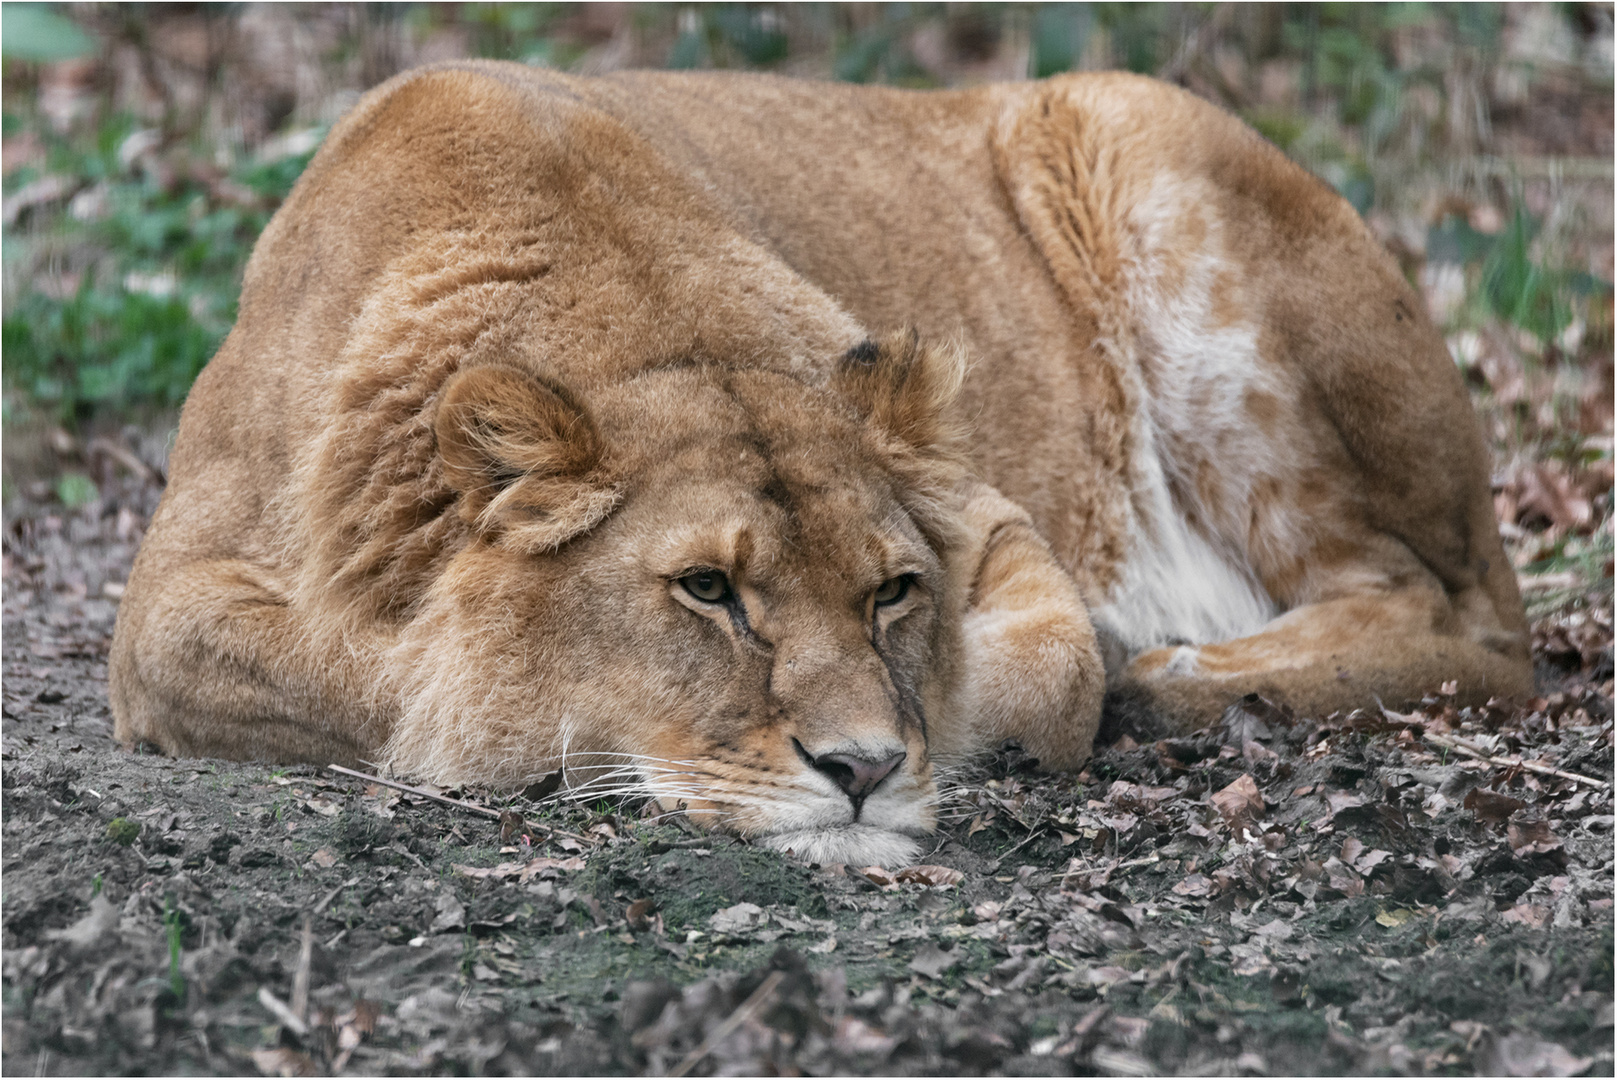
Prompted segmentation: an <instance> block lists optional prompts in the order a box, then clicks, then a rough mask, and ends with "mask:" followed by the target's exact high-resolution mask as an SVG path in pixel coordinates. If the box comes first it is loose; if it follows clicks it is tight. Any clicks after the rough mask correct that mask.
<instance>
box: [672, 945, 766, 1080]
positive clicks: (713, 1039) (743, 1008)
mask: <svg viewBox="0 0 1617 1080" xmlns="http://www.w3.org/2000/svg"><path fill="white" fill-rule="evenodd" d="M784 978H786V973H785V972H784V971H771V972H770V973H769V977H768V978H767V979H765V980H764V981H763V982H762V983H761V984H760V985H759V987H758V989H756V990H754V991H753V992H752V995H751V996H750V997H748V998H747V1000H746V1001H743V1002H742V1003H741V1004H740V1005H738V1006H737V1007H736V1011H735V1012H733V1013H731V1014H730V1015H729V1016H727V1017H725V1018H724V1023H722V1024H720V1025H719V1026H718V1027H716V1028H714V1029H713V1033H712V1034H711V1035H709V1036H708V1037H707V1038H705V1039H703V1040H702V1042H701V1045H699V1046H698V1047H697V1048H696V1049H695V1050H692V1051H691V1052H690V1053H689V1054H686V1055H685V1060H684V1061H681V1062H680V1063H679V1064H678V1065H676V1066H674V1071H673V1072H670V1073H669V1074H668V1075H669V1076H684V1075H685V1074H686V1073H688V1072H690V1071H691V1070H692V1069H694V1068H695V1067H696V1065H697V1063H699V1062H700V1061H701V1060H702V1059H703V1058H705V1057H707V1056H708V1054H710V1053H712V1051H713V1048H714V1047H715V1046H717V1045H719V1043H721V1042H723V1041H724V1040H725V1039H726V1038H728V1037H729V1035H730V1032H732V1031H734V1030H735V1029H736V1028H738V1027H740V1026H741V1025H742V1024H744V1023H746V1022H747V1020H748V1018H750V1017H751V1016H752V1015H753V1014H754V1013H756V1012H757V1011H758V1010H759V1009H761V1008H763V1006H764V1003H765V1002H766V1001H768V1000H769V999H770V997H772V996H773V995H774V993H775V987H777V986H779V985H780V984H781V980H782V979H784Z"/></svg>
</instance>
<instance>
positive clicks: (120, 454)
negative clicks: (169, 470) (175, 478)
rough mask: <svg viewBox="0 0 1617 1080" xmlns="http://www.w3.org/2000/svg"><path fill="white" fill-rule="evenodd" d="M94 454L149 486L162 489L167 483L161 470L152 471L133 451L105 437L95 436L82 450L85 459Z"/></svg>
mask: <svg viewBox="0 0 1617 1080" xmlns="http://www.w3.org/2000/svg"><path fill="white" fill-rule="evenodd" d="M96 454H105V455H106V456H107V457H110V458H111V459H112V460H114V461H116V462H117V463H118V464H120V465H122V466H123V467H124V468H126V469H128V470H129V471H130V472H132V473H134V474H135V475H136V476H138V477H140V478H141V479H142V480H145V481H146V482H147V483H149V484H155V485H157V486H158V487H162V486H163V485H164V484H166V483H167V481H166V480H164V478H163V473H162V470H161V469H154V468H153V467H152V466H150V465H148V464H146V462H145V461H144V460H142V459H141V457H140V456H139V455H138V454H136V453H135V452H134V451H133V450H130V449H129V448H127V447H124V446H120V445H118V444H117V443H115V442H113V441H112V440H111V439H108V438H106V437H105V436H101V435H97V436H96V437H95V438H93V439H91V440H90V445H88V446H86V447H85V448H84V456H85V457H93V456H94V455H96Z"/></svg>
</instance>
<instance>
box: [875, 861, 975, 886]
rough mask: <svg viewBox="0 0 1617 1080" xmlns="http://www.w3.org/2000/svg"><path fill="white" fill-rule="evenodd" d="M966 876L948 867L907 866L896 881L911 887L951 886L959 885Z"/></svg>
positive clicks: (896, 875)
mask: <svg viewBox="0 0 1617 1080" xmlns="http://www.w3.org/2000/svg"><path fill="white" fill-rule="evenodd" d="M965 876H966V875H965V874H962V873H961V872H960V871H958V870H951V869H950V868H949V867H947V866H924V865H923V866H906V867H905V868H904V869H902V870H900V871H899V872H898V873H897V874H895V875H893V877H894V880H896V881H902V882H904V883H906V884H909V885H933V886H949V885H958V884H960V882H961V881H963V880H964V879H965Z"/></svg>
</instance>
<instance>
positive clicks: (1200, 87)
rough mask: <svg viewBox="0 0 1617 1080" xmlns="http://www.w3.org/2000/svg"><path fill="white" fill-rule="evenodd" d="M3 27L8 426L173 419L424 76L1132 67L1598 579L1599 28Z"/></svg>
mask: <svg viewBox="0 0 1617 1080" xmlns="http://www.w3.org/2000/svg"><path fill="white" fill-rule="evenodd" d="M0 14H3V18H4V26H3V31H4V32H3V35H0V51H3V72H0V74H3V136H4V153H3V155H0V156H3V166H4V186H3V191H4V214H3V227H4V247H3V253H4V258H3V264H0V265H3V272H4V325H3V346H4V361H5V363H4V381H3V385H4V406H5V417H6V419H7V420H8V421H14V420H16V419H18V418H19V417H22V416H30V417H34V418H40V417H44V418H47V419H51V420H54V421H56V422H62V423H72V422H75V421H77V422H83V421H85V420H87V419H91V418H93V417H96V416H101V415H106V414H109V413H112V414H118V413H127V412H128V411H129V410H138V409H142V408H152V407H172V406H173V405H175V404H177V403H178V402H179V401H180V400H181V399H182V398H183V397H184V394H185V392H186V390H187V388H188V387H189V386H190V384H191V381H192V380H193V379H194V377H195V375H196V373H197V371H198V370H199V369H200V368H201V366H202V365H203V364H204V363H205V362H206V360H207V358H208V357H209V356H210V355H211V354H212V352H213V351H214V350H215V349H216V348H217V347H218V344H219V342H220V341H221V340H222V339H223V336H224V334H225V333H226V332H227V331H228V330H229V327H230V325H231V322H232V320H233V318H234V316H235V306H236V298H237V293H238V290H239V288H240V282H241V274H242V269H243V266H244V265H245V263H246V260H247V257H248V254H249V253H250V251H251V249H252V245H253V242H254V240H255V238H256V237H257V235H258V233H259V231H260V230H261V229H262V228H263V227H264V225H265V223H266V222H267V221H268V219H269V217H270V215H271V214H272V213H273V212H274V210H275V207H276V206H277V205H279V203H280V201H281V200H282V199H283V198H284V197H285V195H286V193H287V192H288V191H289V190H290V188H291V186H292V184H293V183H294V182H295V181H296V179H297V176H298V174H299V172H300V171H301V170H302V168H303V167H304V165H305V164H306V163H307V161H308V160H309V158H310V156H311V155H312V153H313V151H314V149H315V147H316V146H317V145H318V143H319V140H320V138H321V137H322V135H323V134H324V132H325V130H326V129H327V128H328V126H329V125H330V123H331V122H332V121H333V120H334V119H335V118H336V117H337V116H339V115H340V114H341V113H342V112H343V111H344V110H345V109H346V108H348V107H349V106H351V105H352V104H353V102H354V101H355V100H357V97H358V95H359V94H360V93H361V92H362V91H363V90H364V89H366V88H368V87H369V86H372V85H374V84H375V83H377V82H379V81H381V80H382V79H385V78H387V77H389V76H391V75H393V74H395V73H396V72H398V71H400V70H403V69H405V68H407V67H410V66H414V65H415V64H418V63H424V62H431V61H433V60H441V59H449V58H454V57H463V56H481V57H492V58H500V59H508V60H514V61H518V62H521V63H527V64H536V65H546V66H551V67H556V68H562V69H566V70H571V71H577V72H581V73H587V74H599V73H604V72H609V71H612V70H617V69H621V68H627V67H668V68H736V69H761V70H769V71H775V72H779V73H783V74H788V75H793V76H798V77H805V78H821V79H839V80H845V81H853V82H882V83H888V84H893V85H899V86H906V87H916V88H926V87H943V86H969V85H973V84H976V83H981V82H986V81H993V80H1004V79H1019V78H1027V77H1040V76H1046V75H1052V74H1056V73H1059V72H1063V71H1074V70H1097V69H1113V68H1121V69H1127V70H1131V71H1136V72H1144V73H1149V74H1154V75H1156V76H1158V77H1161V78H1164V79H1167V80H1170V81H1172V82H1175V83H1178V84H1180V85H1182V86H1185V87H1187V88H1188V89H1190V90H1191V91H1193V92H1195V93H1197V94H1200V95H1202V96H1203V97H1206V98H1208V99H1210V100H1213V101H1215V102H1218V103H1219V104H1221V105H1223V106H1225V107H1226V108H1229V109H1231V110H1233V111H1235V112H1237V113H1238V114H1240V115H1241V116H1243V117H1244V118H1245V119H1247V120H1248V122H1250V123H1251V124H1253V125H1254V126H1255V127H1256V128H1257V129H1258V130H1259V131H1260V132H1261V133H1262V134H1263V135H1265V136H1266V137H1267V138H1269V139H1270V140H1271V141H1273V142H1274V143H1275V144H1276V145H1278V146H1279V147H1280V148H1281V149H1283V150H1284V151H1285V152H1286V153H1288V154H1290V155H1291V156H1292V157H1293V158H1294V159H1295V160H1297V161H1299V162H1300V163H1302V164H1303V165H1304V166H1306V167H1307V168H1309V169H1311V170H1313V171H1314V172H1315V173H1316V174H1318V175H1319V176H1321V177H1322V178H1323V179H1325V180H1326V181H1328V182H1329V183H1331V184H1332V185H1334V186H1335V187H1336V188H1337V190H1339V191H1340V192H1341V193H1342V194H1343V195H1344V196H1345V197H1346V198H1347V199H1349V201H1351V202H1352V203H1353V205H1354V206H1355V207H1356V208H1358V210H1359V211H1360V212H1361V213H1362V214H1364V216H1365V218H1366V220H1367V222H1368V223H1369V225H1370V227H1371V228H1372V230H1373V231H1374V232H1375V233H1376V234H1377V236H1378V237H1380V239H1381V240H1382V241H1383V242H1384V243H1386V244H1387V246H1388V248H1389V249H1390V250H1391V251H1392V252H1393V253H1394V255H1396V256H1397V257H1398V259H1399V260H1400V262H1401V263H1402V265H1403V266H1404V269H1405V271H1406V273H1407V274H1408V275H1409V277H1410V279H1411V281H1412V282H1414V283H1415V284H1416V285H1417V286H1418V287H1419V288H1420V289H1421V290H1422V291H1423V293H1424V295H1425V296H1426V297H1427V300H1428V304H1429V306H1430V307H1431V310H1432V312H1433V315H1434V317H1435V318H1436V319H1437V321H1438V324H1439V326H1440V327H1441V328H1442V329H1443V330H1444V332H1445V333H1446V334H1447V335H1448V337H1449V342H1450V347H1451V349H1452V351H1453V352H1454V354H1455V359H1456V361H1457V362H1458V363H1459V365H1460V366H1461V368H1462V370H1464V371H1465V373H1466V375H1467V378H1468V379H1469V380H1470V382H1471V385H1472V387H1473V389H1474V391H1475V393H1476V396H1477V400H1478V404H1479V410H1480V412H1481V414H1482V416H1483V420H1484V423H1485V425H1486V426H1487V428H1488V430H1489V434H1490V436H1491V437H1492V439H1493V441H1494V445H1495V449H1496V452H1497V453H1498V455H1499V457H1500V461H1501V476H1500V477H1497V478H1496V488H1498V489H1499V490H1500V491H1501V492H1503V493H1504V494H1509V493H1510V491H1512V490H1517V492H1518V494H1520V495H1521V499H1519V500H1518V502H1521V503H1522V506H1526V507H1527V508H1526V509H1521V507H1520V506H1518V507H1517V508H1516V510H1514V511H1513V513H1515V514H1516V515H1517V517H1518V518H1521V515H1523V514H1525V515H1527V517H1526V518H1521V519H1522V520H1531V521H1533V522H1535V523H1539V524H1540V527H1541V522H1540V519H1541V518H1548V519H1552V520H1551V526H1552V529H1551V531H1552V532H1553V534H1554V535H1552V536H1549V541H1550V543H1549V546H1548V547H1544V546H1543V545H1542V544H1541V545H1540V547H1538V548H1535V549H1534V550H1533V551H1531V552H1527V551H1525V549H1524V552H1523V553H1522V554H1521V556H1520V560H1519V561H1521V562H1522V564H1523V565H1528V564H1531V565H1534V566H1539V565H1540V564H1542V565H1546V566H1550V567H1551V569H1553V568H1554V566H1556V565H1561V564H1560V563H1557V562H1556V560H1562V562H1563V563H1565V562H1567V560H1577V559H1584V560H1587V559H1588V558H1590V557H1593V558H1595V559H1597V560H1598V559H1599V558H1601V557H1604V558H1606V559H1607V561H1608V562H1609V552H1610V544H1611V541H1610V527H1609V524H1608V523H1609V519H1610V502H1611V497H1610V491H1609V487H1610V479H1609V477H1610V462H1611V405H1610V398H1611V352H1612V288H1611V278H1612V269H1611V267H1612V258H1613V254H1612V127H1613V120H1612V7H1611V5H1610V4H1542V5H1508V6H1507V5H1501V4H1452V5H1450V4H1425V3H1392V4H1375V5H1372V4H1345V3H1343V4H1338V3H1325V4H1203V3H1173V4H1127V3H1083V4H947V5H945V4H910V3H889V4H820V3H809V4H780V5H775V4H727V3H726V4H681V5H663V4H592V5H575V4H500V3H469V4H458V5H446V4H424V3H392V4H372V5H358V4H311V5H274V4H241V5H236V4H173V5H160V4H88V3H87V4H61V5H49V4H21V3H8V4H5V5H4V6H3V7H0ZM1544 462H1551V463H1559V464H1557V465H1556V467H1557V468H1561V467H1563V466H1564V467H1565V468H1566V469H1568V470H1571V471H1570V472H1567V473H1566V474H1565V476H1563V477H1562V478H1561V480H1558V481H1556V482H1555V483H1561V484H1562V487H1565V485H1566V484H1572V485H1573V487H1571V488H1567V489H1566V491H1563V492H1562V494H1563V495H1566V497H1567V498H1570V499H1572V500H1573V503H1572V505H1574V506H1575V507H1586V508H1588V509H1589V511H1590V512H1589V513H1588V514H1582V513H1581V511H1579V513H1576V514H1572V516H1571V517H1568V514H1570V513H1571V511H1566V510H1565V509H1564V507H1563V509H1562V510H1560V511H1555V510H1553V508H1552V512H1549V513H1541V512H1540V510H1534V509H1533V506H1534V505H1536V504H1535V503H1534V500H1533V496H1532V492H1533V491H1537V490H1539V489H1541V488H1543V487H1544V485H1543V484H1542V483H1541V484H1539V487H1538V488H1534V487H1533V485H1532V484H1530V483H1528V482H1527V481H1525V480H1522V479H1521V477H1522V476H1523V475H1525V474H1524V473H1522V470H1523V469H1529V468H1538V467H1539V466H1540V465H1542V464H1543V463H1544ZM1602 469H1603V470H1604V472H1602V471H1601V470H1602ZM1557 475H1558V476H1560V475H1561V474H1557ZM1589 476H1593V477H1594V478H1595V479H1594V481H1587V478H1588V477H1589ZM1602 477H1604V478H1605V479H1604V489H1602V486H1601V478H1602ZM1539 479H1540V480H1542V479H1543V478H1542V477H1540V478H1539ZM1546 483H1548V481H1546ZM1591 483H1592V484H1593V485H1594V486H1593V487H1590V486H1589V485H1590V484H1591ZM1512 484H1515V485H1516V488H1514V489H1513V488H1512V487H1511V485H1512ZM1578 485H1582V486H1578ZM1554 486H1555V484H1554V483H1551V484H1550V487H1551V488H1554ZM1557 490H1560V489H1557ZM1569 493H1570V494H1569ZM66 494H67V495H71V494H73V493H71V492H69V493H66ZM63 497H64V499H65V498H66V495H64V496H63ZM1578 499H1582V500H1583V502H1581V503H1580V502H1578V501H1577V500H1578ZM1522 500H1525V502H1522ZM1564 502H1565V500H1564V499H1563V503H1564ZM1535 514H1537V515H1538V516H1537V517H1535V516H1533V515H1535ZM1502 516H1505V515H1504V514H1503V510H1502ZM1557 522H1559V524H1557ZM1508 524H1509V521H1508V520H1507V525H1508ZM1557 528H1558V529H1559V531H1558V532H1557V531H1555V529H1557ZM1602 530H1604V531H1603V532H1602ZM1524 535H1526V534H1525V533H1524ZM1533 535H1534V537H1537V540H1535V541H1534V542H1535V543H1537V542H1538V541H1539V540H1543V539H1544V537H1543V536H1540V534H1539V533H1534V534H1533ZM1523 543H1524V544H1525V543H1526V541H1525V540H1524V541H1523ZM1568 544H1571V548H1572V550H1571V551H1570V553H1569V549H1568ZM1580 544H1581V545H1583V546H1582V547H1579V545H1580ZM1590 544H1593V545H1594V546H1593V548H1590V547H1589V545H1590ZM1590 550H1593V551H1594V552H1595V554H1594V556H1590V555H1589V554H1588V552H1589V551H1590ZM1601 552H1605V553H1606V554H1605V555H1604V556H1602V555H1601ZM1545 560H1548V562H1545ZM1580 565H1581V564H1580Z"/></svg>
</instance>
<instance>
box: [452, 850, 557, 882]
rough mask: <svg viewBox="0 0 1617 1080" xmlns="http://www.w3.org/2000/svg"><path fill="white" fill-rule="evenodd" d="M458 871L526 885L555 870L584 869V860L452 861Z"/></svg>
mask: <svg viewBox="0 0 1617 1080" xmlns="http://www.w3.org/2000/svg"><path fill="white" fill-rule="evenodd" d="M450 865H451V866H453V867H454V869H455V871H456V872H457V873H461V874H465V875H466V876H467V877H469V878H493V879H495V880H498V881H507V880H510V879H512V878H515V879H516V882H517V884H519V885H526V884H527V883H528V882H529V881H531V880H532V879H533V878H535V877H537V876H539V875H541V874H543V875H547V876H548V875H550V874H552V873H554V872H557V871H561V872H570V871H574V870H582V869H584V860H583V859H582V858H580V857H579V856H576V855H573V856H568V857H567V858H565V859H556V858H551V857H548V856H541V857H539V858H535V859H528V860H527V861H525V862H503V863H500V864H499V865H497V866H465V865H462V864H461V863H451V864H450Z"/></svg>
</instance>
